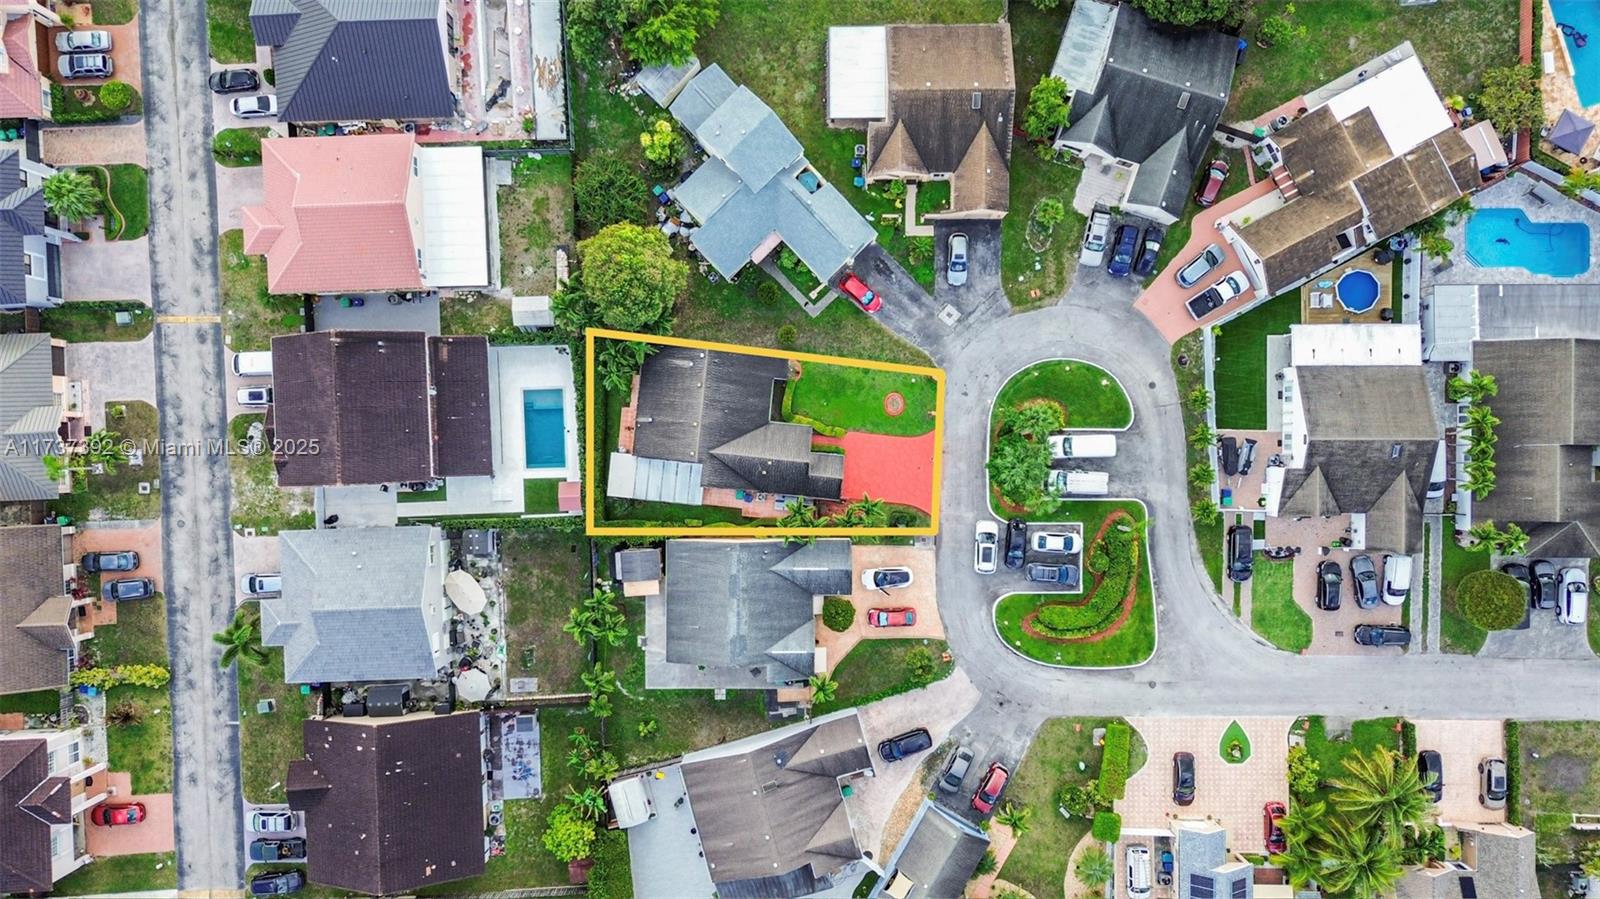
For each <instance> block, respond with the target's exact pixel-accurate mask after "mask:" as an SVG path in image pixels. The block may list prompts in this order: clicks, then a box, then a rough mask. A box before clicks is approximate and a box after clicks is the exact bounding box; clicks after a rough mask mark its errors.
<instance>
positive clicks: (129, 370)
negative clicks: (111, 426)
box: [67, 337, 157, 430]
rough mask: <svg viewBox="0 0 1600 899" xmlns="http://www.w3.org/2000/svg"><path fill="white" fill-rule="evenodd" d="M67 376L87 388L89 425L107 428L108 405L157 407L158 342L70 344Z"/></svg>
mask: <svg viewBox="0 0 1600 899" xmlns="http://www.w3.org/2000/svg"><path fill="white" fill-rule="evenodd" d="M67 376H68V377H70V378H72V379H74V380H78V381H82V382H83V384H84V391H85V393H86V394H87V396H85V398H84V402H85V406H86V408H87V409H88V413H89V424H90V425H92V426H93V427H94V428H95V429H96V430H101V429H104V428H105V426H106V403H118V402H141V403H149V404H150V405H152V406H155V405H157V403H156V360H155V340H154V339H153V337H146V338H145V339H143V340H129V341H112V342H107V343H69V344H67Z"/></svg>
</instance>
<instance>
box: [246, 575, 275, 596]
mask: <svg viewBox="0 0 1600 899" xmlns="http://www.w3.org/2000/svg"><path fill="white" fill-rule="evenodd" d="M239 592H240V593H243V594H244V595H245V596H277V595H278V594H279V593H282V592H283V575H281V574H279V573H277V572H276V571H274V572H272V573H271V574H247V575H245V576H244V577H242V578H240V579H239Z"/></svg>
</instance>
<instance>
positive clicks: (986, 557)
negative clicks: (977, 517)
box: [972, 518, 1000, 574]
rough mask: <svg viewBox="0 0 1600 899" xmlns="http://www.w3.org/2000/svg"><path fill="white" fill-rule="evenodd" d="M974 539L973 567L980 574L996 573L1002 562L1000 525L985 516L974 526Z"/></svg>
mask: <svg viewBox="0 0 1600 899" xmlns="http://www.w3.org/2000/svg"><path fill="white" fill-rule="evenodd" d="M972 540H973V544H974V546H975V549H974V550H973V557H972V569H973V570H974V571H976V572H978V573H979V574H994V570H995V568H997V567H999V563H1000V559H999V556H1000V526H999V525H997V524H995V523H994V522H992V521H990V520H989V519H987V518H985V519H984V520H982V521H980V522H978V523H977V524H976V525H974V526H973V529H972Z"/></svg>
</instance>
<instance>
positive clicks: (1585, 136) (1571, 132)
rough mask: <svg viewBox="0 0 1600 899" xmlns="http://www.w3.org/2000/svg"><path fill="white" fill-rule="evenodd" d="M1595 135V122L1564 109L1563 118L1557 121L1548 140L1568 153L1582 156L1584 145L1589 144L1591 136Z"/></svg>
mask: <svg viewBox="0 0 1600 899" xmlns="http://www.w3.org/2000/svg"><path fill="white" fill-rule="evenodd" d="M1593 133H1594V123H1593V122H1591V121H1589V120H1588V119H1586V118H1584V117H1583V116H1582V115H1580V114H1579V113H1576V112H1573V111H1572V110H1570V109H1563V110H1562V111H1561V118H1559V119H1556V124H1555V127H1554V128H1551V129H1550V135H1549V138H1548V139H1549V141H1550V143H1552V144H1555V145H1556V146H1558V147H1560V148H1561V149H1563V150H1566V151H1567V152H1568V153H1579V154H1581V153H1582V152H1583V148H1584V145H1585V144H1587V143H1588V142H1589V135H1591V134H1593Z"/></svg>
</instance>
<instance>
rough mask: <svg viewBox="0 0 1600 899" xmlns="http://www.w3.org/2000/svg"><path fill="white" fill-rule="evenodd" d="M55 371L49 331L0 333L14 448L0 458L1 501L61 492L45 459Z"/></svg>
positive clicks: (56, 412)
mask: <svg viewBox="0 0 1600 899" xmlns="http://www.w3.org/2000/svg"><path fill="white" fill-rule="evenodd" d="M0 243H3V241H0ZM19 254H20V251H19ZM53 371H54V368H53V352H52V350H51V347H50V335H49V334H0V436H3V438H4V439H5V440H6V441H7V442H10V443H11V446H12V447H13V449H12V450H11V451H9V452H6V453H5V454H3V456H0V502H22V501H28V500H46V499H55V498H56V497H58V496H60V495H61V491H60V490H59V489H57V487H56V483H55V482H54V481H52V480H50V479H49V478H47V477H45V473H44V461H43V459H44V457H45V456H46V455H49V453H50V452H51V451H52V450H58V444H59V440H60V437H59V435H58V434H57V429H58V428H59V427H60V426H61V416H62V411H61V406H60V404H59V402H58V401H57V400H56V396H55V388H54V386H53V383H52V378H53V377H54V376H53V374H52V372H53Z"/></svg>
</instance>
